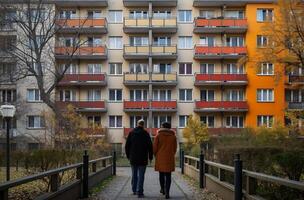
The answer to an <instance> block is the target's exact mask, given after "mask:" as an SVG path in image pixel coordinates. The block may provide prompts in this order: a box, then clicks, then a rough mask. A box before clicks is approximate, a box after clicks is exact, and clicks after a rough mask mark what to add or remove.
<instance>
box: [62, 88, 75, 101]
mask: <svg viewBox="0 0 304 200" xmlns="http://www.w3.org/2000/svg"><path fill="white" fill-rule="evenodd" d="M59 99H60V101H76V91H75V90H60V92H59Z"/></svg>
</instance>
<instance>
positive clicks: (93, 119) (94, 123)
mask: <svg viewBox="0 0 304 200" xmlns="http://www.w3.org/2000/svg"><path fill="white" fill-rule="evenodd" d="M87 120H88V127H90V128H98V127H100V126H101V117H100V116H88V117H87Z"/></svg>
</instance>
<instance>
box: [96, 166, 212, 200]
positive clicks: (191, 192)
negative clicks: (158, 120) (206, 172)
mask: <svg viewBox="0 0 304 200" xmlns="http://www.w3.org/2000/svg"><path fill="white" fill-rule="evenodd" d="M130 175H131V168H128V167H119V168H117V176H115V177H114V178H113V180H112V181H111V182H110V183H109V185H107V186H106V187H105V188H104V189H103V190H102V191H101V192H100V193H99V194H97V196H95V197H92V199H98V200H110V199H111V200H112V199H113V200H114V199H119V200H131V199H138V198H137V196H134V195H133V194H132V190H131V176H130ZM159 190H160V187H159V182H158V173H157V172H155V171H154V169H153V168H147V171H146V176H145V185H144V194H145V199H149V200H150V199H165V198H164V196H163V195H161V194H160V193H159ZM195 190H197V189H196V188H195V187H193V186H191V185H190V184H189V183H188V182H187V181H185V180H184V179H183V177H182V176H181V175H179V173H178V172H175V173H173V176H172V185H171V190H170V196H171V199H176V200H181V199H185V200H187V199H189V200H193V199H202V198H201V197H197V196H196V195H195V194H196V191H195ZM204 199H209V198H204ZM212 199H213V198H212Z"/></svg>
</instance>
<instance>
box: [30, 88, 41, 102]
mask: <svg viewBox="0 0 304 200" xmlns="http://www.w3.org/2000/svg"><path fill="white" fill-rule="evenodd" d="M27 101H29V102H35V101H41V97H40V90H38V89H27Z"/></svg>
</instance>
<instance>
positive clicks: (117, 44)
mask: <svg viewBox="0 0 304 200" xmlns="http://www.w3.org/2000/svg"><path fill="white" fill-rule="evenodd" d="M109 49H122V37H121V36H110V37H109Z"/></svg>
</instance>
